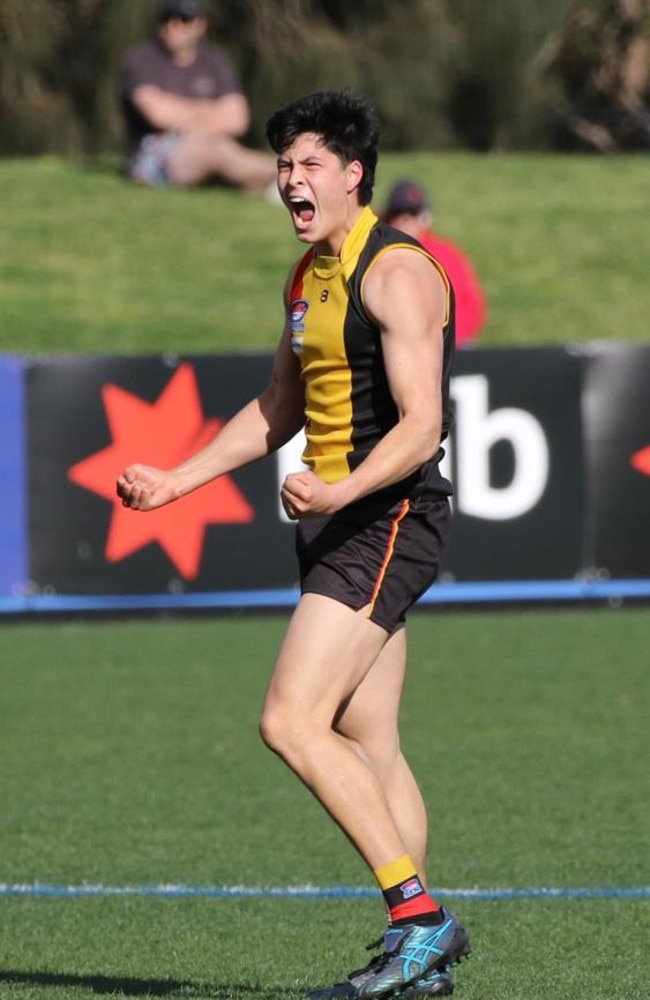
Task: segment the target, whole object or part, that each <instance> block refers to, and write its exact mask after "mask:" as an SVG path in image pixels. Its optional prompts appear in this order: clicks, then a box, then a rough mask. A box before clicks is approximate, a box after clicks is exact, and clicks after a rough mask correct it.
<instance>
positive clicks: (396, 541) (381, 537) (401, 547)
mask: <svg viewBox="0 0 650 1000" xmlns="http://www.w3.org/2000/svg"><path fill="white" fill-rule="evenodd" d="M450 520H451V516H450V510H449V502H448V500H447V498H446V497H433V498H431V497H428V498H426V499H419V500H401V501H399V502H398V503H395V504H392V505H391V506H390V507H388V508H386V507H385V506H384V508H383V509H380V510H377V507H376V505H375V506H374V508H373V505H372V504H369V505H366V506H364V505H363V504H361V505H355V506H354V508H352V507H348V508H344V509H343V510H342V511H339V512H338V513H336V514H333V515H329V516H322V517H321V516H317V517H305V518H303V519H302V520H300V521H299V522H298V529H297V535H296V552H297V555H298V563H299V567H300V590H301V593H302V594H322V595H323V596H325V597H331V598H333V599H334V600H336V601H340V602H341V604H345V605H346V606H347V607H349V608H352V609H353V610H354V611H358V610H359V609H360V608H364V607H366V605H370V612H369V615H368V617H369V618H370V620H371V621H373V622H375V623H376V624H377V625H381V627H382V628H384V629H386V631H387V632H389V633H390V632H393V631H394V630H395V628H396V626H397V625H398V624H399V623H400V622H403V621H404V620H405V617H406V612H407V610H408V609H409V608H410V607H411V605H412V604H413V603H414V602H415V601H417V599H418V597H420V596H421V595H422V594H423V593H424V592H425V590H427V589H428V588H429V587H430V586H431V584H432V583H433V582H434V581H435V579H436V577H437V576H438V570H439V568H440V561H441V558H442V555H443V552H444V549H445V545H446V542H447V538H448V536H449V526H450Z"/></svg>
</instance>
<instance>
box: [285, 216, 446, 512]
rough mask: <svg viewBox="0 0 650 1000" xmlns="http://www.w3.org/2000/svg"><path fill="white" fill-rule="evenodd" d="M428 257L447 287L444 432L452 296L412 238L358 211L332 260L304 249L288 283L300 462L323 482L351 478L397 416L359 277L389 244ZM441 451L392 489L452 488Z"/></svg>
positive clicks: (409, 493)
mask: <svg viewBox="0 0 650 1000" xmlns="http://www.w3.org/2000/svg"><path fill="white" fill-rule="evenodd" d="M398 246H399V247H405V246H410V247H413V249H414V251H415V252H418V253H422V254H424V255H425V256H426V257H428V258H429V259H430V260H431V261H432V263H433V265H434V266H435V267H436V268H437V270H438V271H439V272H440V274H441V276H442V278H443V280H444V282H445V285H446V287H447V311H446V312H447V315H446V321H445V327H444V365H443V379H442V397H443V398H442V403H443V430H442V439H443V440H444V438H445V437H446V436H447V432H448V429H449V424H450V421H451V412H450V404H449V375H450V370H451V364H452V360H453V353H454V293H453V289H452V288H451V285H450V283H449V279H448V278H447V275H446V274H445V272H444V269H443V268H442V266H441V265H440V264H439V263H438V262H437V261H436V260H435V259H434V258H433V257H431V255H430V254H429V253H427V251H426V250H425V249H424V248H423V247H422V246H421V245H420V244H419V243H418V242H417V240H415V239H412V238H411V237H410V236H407V235H406V234H404V233H401V232H399V231H398V230H396V229H393V228H392V227H391V226H388V225H387V224H386V223H383V222H379V220H378V218H377V216H376V215H375V213H374V212H373V211H372V209H371V208H369V207H366V208H364V210H363V213H362V214H361V216H360V218H359V220H358V221H357V223H356V225H355V226H354V228H353V229H352V231H351V232H350V233H349V234H348V236H347V238H346V240H345V243H344V244H343V247H342V249H341V253H340V255H339V256H338V257H325V256H316V255H315V253H314V250H313V249H312V250H309V251H308V252H307V253H306V254H305V255H304V256H303V257H302V258H301V260H300V261H299V262H298V264H297V266H296V268H295V272H294V275H293V278H292V282H291V288H290V326H291V343H292V348H293V351H294V353H295V354H296V355H297V357H298V359H299V361H300V367H301V372H302V377H303V379H304V382H305V399H306V417H307V422H306V427H305V431H306V437H307V447H306V449H305V453H304V456H303V459H304V461H305V463H306V464H307V465H309V466H310V467H311V468H312V469H313V471H314V472H315V473H316V474H317V475H318V476H319V477H320V478H321V479H323V480H324V481H325V482H327V483H334V482H338V481H339V480H340V479H342V478H344V477H345V476H347V475H349V473H350V472H351V471H352V470H353V469H355V468H356V467H357V466H358V465H359V464H360V463H361V462H362V461H363V459H364V458H365V457H366V455H367V454H368V453H369V452H370V450H371V449H372V448H373V447H374V446H375V445H376V444H377V442H378V441H379V440H380V439H381V438H382V437H383V436H384V435H385V434H386V433H387V432H388V431H389V430H390V429H391V428H392V427H394V426H395V424H396V423H397V421H398V413H397V408H396V406H395V403H394V401H393V398H392V396H391V393H390V389H389V386H388V379H387V377H386V370H385V367H384V362H383V354H382V349H381V337H380V331H379V328H378V327H377V325H376V324H375V323H374V322H373V321H372V320H371V319H370V317H369V316H368V315H367V313H366V311H365V309H364V305H363V280H364V277H365V275H366V273H367V272H368V270H369V268H370V267H371V266H372V264H373V263H374V262H375V261H376V260H377V259H378V258H379V257H380V256H381V255H382V254H383V253H385V252H386V251H387V250H389V249H391V248H393V247H398ZM442 455H443V451H442V449H439V450H438V454H437V455H435V456H434V458H433V459H432V460H431V461H430V462H427V463H426V465H425V466H423V467H422V468H421V469H420V470H419V471H418V472H416V473H414V474H413V475H412V476H410V477H409V479H408V481H407V482H404V481H403V482H402V483H399V484H396V486H395V487H394V488H393V489H392V492H396V493H399V494H400V495H401V496H418V495H420V494H422V493H424V492H426V493H434V494H440V495H448V494H449V493H451V486H450V485H449V483H448V482H447V481H446V480H445V479H443V478H442V476H441V475H440V472H439V470H438V465H439V463H440V459H441V458H442Z"/></svg>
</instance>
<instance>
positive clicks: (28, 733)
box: [0, 154, 650, 1000]
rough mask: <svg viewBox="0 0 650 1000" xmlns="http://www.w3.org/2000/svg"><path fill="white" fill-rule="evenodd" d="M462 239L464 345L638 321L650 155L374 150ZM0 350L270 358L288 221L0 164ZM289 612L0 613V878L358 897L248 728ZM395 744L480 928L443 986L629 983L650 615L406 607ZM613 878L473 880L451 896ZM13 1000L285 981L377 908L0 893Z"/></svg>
mask: <svg viewBox="0 0 650 1000" xmlns="http://www.w3.org/2000/svg"><path fill="white" fill-rule="evenodd" d="M402 175H410V176H413V177H415V178H416V179H418V180H420V181H422V182H424V183H426V184H427V185H428V186H429V188H430V190H431V192H432V194H433V196H434V199H435V201H436V204H437V220H438V226H439V229H440V231H441V232H443V233H446V234H447V235H448V236H450V237H452V238H454V239H456V240H457V241H458V242H460V243H461V244H462V245H463V246H464V247H466V249H467V250H468V251H469V253H470V254H471V256H472V258H473V260H474V263H475V265H476V267H477V270H478V272H479V274H480V276H481V278H482V280H483V283H484V285H485V288H486V291H487V294H488V300H489V309H490V318H489V323H488V327H487V328H486V330H485V332H484V334H483V337H482V340H481V344H484V345H485V346H493V345H506V344H513V345H528V344H563V343H566V342H568V341H582V342H586V341H591V340H596V339H601V338H616V339H620V340H631V341H643V340H646V339H647V337H648V321H647V313H648V280H647V261H648V259H650V227H649V226H648V224H647V208H646V206H647V204H648V203H649V202H650V171H649V170H648V160H647V157H645V158H644V157H620V158H618V157H612V158H597V157H593V158H585V157H571V158H563V157H559V156H530V155H528V156H525V155H499V154H497V155H490V156H472V155H468V154H463V155H460V154H459V155H442V156H438V155H434V154H418V155H412V156H396V155H387V156H385V157H384V158H383V159H382V161H381V166H380V171H379V175H378V185H377V195H378V202H381V198H382V196H383V194H384V192H385V191H386V189H387V187H388V186H389V184H390V183H391V182H392V181H393V180H394V179H396V178H398V177H400V176H402ZM0 183H2V188H3V195H4V197H3V210H2V214H1V216H0V313H1V315H2V322H1V323H0V351H2V352H8V351H12V352H20V353H28V354H30V353H34V354H35V353H41V352H61V351H90V352H98V353H105V352H111V353H149V352H151V353H159V352H161V351H170V352H174V353H193V352H194V353H201V352H209V353H215V352H220V351H232V350H236V349H242V348H247V349H249V348H250V349H270V348H272V346H273V345H274V343H275V340H276V338H277V334H278V332H279V329H280V324H281V304H280V289H281V285H282V282H283V280H284V277H285V274H286V272H287V269H288V267H289V265H290V263H291V261H292V260H293V259H294V258H295V257H296V256H297V254H298V252H299V250H300V247H299V245H298V244H297V243H296V241H295V240H294V238H293V236H292V233H291V229H290V224H289V222H288V219H287V218H286V216H285V214H284V213H283V211H282V210H281V209H279V208H277V207H273V206H271V205H269V204H267V203H266V202H263V201H260V200H257V199H253V198H246V197H242V196H241V195H239V194H235V193H230V192H226V191H223V190H217V189H214V190H205V191H195V192H160V191H144V190H140V189H138V188H135V187H132V186H130V185H128V184H126V183H125V182H124V181H122V180H121V179H120V178H119V176H117V174H116V173H115V171H114V170H111V169H100V168H98V167H93V168H83V167H82V166H80V165H75V164H73V163H66V162H63V161H59V160H50V159H43V160H40V161H19V160H13V161H12V160H4V161H0ZM284 625H285V622H284V619H282V618H277V617H273V616H269V617H260V618H254V617H235V616H233V617H229V618H214V619H208V618H200V619H198V618H197V619H186V620H180V619H179V620H166V619H153V620H150V621H146V620H143V621H132V620H124V621H107V622H102V623H99V622H88V623H81V622H66V623H61V622H48V623H23V624H8V623H3V624H2V625H1V626H0V684H1V690H2V697H1V698H0V732H1V733H2V750H3V753H2V766H1V767H0V803H1V808H0V884H2V885H3V886H4V887H6V886H9V885H25V886H32V887H34V886H35V885H37V884H40V885H43V886H81V885H84V884H86V885H88V884H90V885H96V886H104V887H118V888H119V887H124V886H131V887H136V888H137V887H143V886H160V885H165V884H167V885H168V884H174V885H181V886H182V885H185V886H203V887H210V886H216V887H219V886H235V885H239V886H244V887H249V888H251V887H276V888H282V887H288V886H304V885H306V884H311V885H313V886H315V887H321V888H323V887H331V886H357V887H363V888H368V889H371V888H372V885H373V883H372V879H371V878H370V877H369V875H368V873H367V872H366V870H365V868H364V866H363V865H362V864H361V862H360V861H359V860H358V859H357V857H356V856H355V855H354V853H353V851H352V849H351V848H350V847H349V845H348V844H347V842H346V841H345V840H344V838H343V836H342V835H341V834H340V833H339V832H338V830H336V829H335V828H334V827H333V825H332V824H331V823H330V822H329V821H328V820H327V819H326V818H325V817H324V815H323V814H322V812H321V810H320V809H319V807H318V806H317V805H316V803H315V802H314V801H312V799H311V798H310V797H309V795H308V794H307V792H306V791H305V790H304V789H303V788H302V787H301V786H300V785H299V784H298V783H297V782H296V780H295V779H294V778H293V777H292V776H291V775H289V774H288V773H286V771H285V769H284V768H283V766H282V765H281V764H280V763H279V761H277V760H276V759H275V758H273V757H272V756H271V755H270V754H269V753H268V752H267V751H265V750H264V749H263V748H262V745H261V743H260V741H259V738H258V736H257V717H258V712H259V707H260V704H261V701H262V698H263V694H264V689H265V685H266V680H267V677H268V674H269V671H270V668H271V665H272V661H273V657H274V652H275V650H276V648H277V646H278V644H279V642H280V639H281V636H282V632H283V629H284ZM410 634H411V665H410V672H409V678H408V684H407V689H406V692H405V699H404V708H403V734H404V744H405V746H406V749H407V752H408V755H409V757H410V759H411V761H412V764H413V767H414V770H415V772H416V774H417V776H418V778H419V779H420V782H421V784H422V787H423V790H424V793H425V797H426V799H427V802H428V803H429V807H430V823H431V849H430V860H429V865H430V870H429V877H430V881H431V883H432V885H434V886H437V887H442V888H443V889H444V890H445V891H444V892H443V893H442V895H441V898H443V899H444V900H445V901H446V902H448V903H449V904H450V905H451V906H453V908H454V909H455V910H456V911H457V912H458V913H459V915H460V916H461V917H462V919H463V920H464V922H465V923H466V924H467V925H468V927H469V929H470V931H471V933H472V937H473V945H474V954H473V957H472V959H471V961H470V962H469V963H467V964H466V965H463V967H462V968H461V969H460V970H459V971H458V975H457V994H456V995H457V996H458V998H459V1000H549V998H553V1000H647V998H648V996H649V995H650V913H649V907H650V900H649V899H648V897H647V894H646V895H645V897H644V898H636V899H633V898H625V897H624V895H623V893H624V891H625V890H629V889H632V888H635V887H643V886H650V876H649V873H648V859H649V857H650V849H649V848H650V839H649V831H650V796H649V794H648V793H649V791H650V788H649V779H648V774H649V773H650V769H649V764H650V753H649V749H648V732H649V731H650V706H649V704H648V702H649V695H648V681H647V673H648V670H647V664H648V652H647V649H648V635H649V617H648V611H647V610H645V609H634V608H629V609H622V610H614V609H604V608H599V609H589V610H578V609H574V610H567V611H551V610H544V611H526V612H524V611H504V610H502V611H498V612H496V611H495V612H490V613H485V612H474V613H465V612H458V611H456V612H454V611H451V612H450V611H420V612H416V613H414V614H413V615H412V618H411V623H410ZM540 888H555V889H558V890H567V891H568V890H580V889H584V890H592V891H593V890H597V889H610V890H611V894H610V895H609V896H603V897H601V898H591V897H590V896H587V897H584V898H553V899H549V898H543V899H541V898H535V897H534V896H529V895H525V896H524V897H523V898H518V899H508V900H503V899H502V900H488V899H483V898H471V897H469V898H468V897H466V896H464V895H463V894H461V893H460V892H459V890H470V889H475V890H477V891H478V892H479V893H480V892H481V891H482V890H483V891H485V890H490V889H515V890H517V889H519V890H535V889H540ZM0 924H1V926H2V932H1V933H0V1000H86V998H88V1000H90V998H93V997H95V998H96V997H97V996H123V997H127V998H128V997H136V996H137V997H170V998H192V1000H202V998H205V1000H299V998H300V997H301V996H302V995H303V993H304V990H305V989H306V988H309V987H310V986H312V985H320V984H321V983H327V982H329V981H332V980H333V978H340V977H341V975H342V974H344V973H345V972H347V971H348V970H349V969H351V968H354V967H358V966H359V965H361V964H363V963H364V962H365V961H366V960H367V954H366V953H365V952H364V949H363V945H364V944H365V942H366V941H368V940H371V939H373V938H375V937H377V935H378V933H379V932H380V930H381V925H382V912H381V905H380V902H379V899H378V898H375V897H372V896H371V897H369V898H363V899H356V900H354V899H345V898H341V899H304V898H288V899H287V898H281V897H269V896H262V897H259V898H230V899H205V898H150V897H143V896H136V895H124V896H114V897H110V896H101V895H99V896H96V897H91V898H47V897H42V898H41V897H37V896H35V895H34V894H33V893H32V895H25V896H9V895H8V894H7V891H6V888H5V889H4V890H3V891H1V892H0Z"/></svg>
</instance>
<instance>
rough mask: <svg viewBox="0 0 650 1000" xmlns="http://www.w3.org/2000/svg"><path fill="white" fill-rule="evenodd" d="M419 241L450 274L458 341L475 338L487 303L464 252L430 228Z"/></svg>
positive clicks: (485, 312) (483, 320) (421, 234)
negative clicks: (454, 298) (454, 294)
mask: <svg viewBox="0 0 650 1000" xmlns="http://www.w3.org/2000/svg"><path fill="white" fill-rule="evenodd" d="M418 240H419V241H420V243H421V244H422V246H423V247H424V248H425V250H428V251H429V253H430V254H432V255H433V256H434V257H435V258H436V260H439V261H440V263H441V264H442V266H443V267H444V269H445V271H446V272H447V274H448V275H449V280H450V281H451V283H452V285H453V286H454V292H455V293H456V343H457V344H462V343H464V342H466V341H468V340H472V339H473V338H474V337H476V336H477V335H478V333H479V331H480V330H481V329H482V327H483V325H484V323H485V319H486V315H487V305H486V301H485V294H484V292H483V289H482V288H481V286H480V284H479V281H478V278H477V276H476V274H475V272H474V269H473V267H472V265H471V264H470V262H469V260H468V259H467V257H466V256H465V254H464V253H463V251H462V250H461V249H460V248H459V247H457V246H456V244H455V243H452V242H451V241H450V240H443V239H441V237H440V236H436V235H435V234H434V233H432V232H431V230H429V229H425V230H424V231H423V232H421V233H419V234H418Z"/></svg>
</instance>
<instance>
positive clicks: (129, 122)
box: [120, 0, 279, 200]
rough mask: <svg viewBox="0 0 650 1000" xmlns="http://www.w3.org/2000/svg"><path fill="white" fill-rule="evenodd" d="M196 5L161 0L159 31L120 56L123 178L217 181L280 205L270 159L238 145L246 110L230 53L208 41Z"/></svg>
mask: <svg viewBox="0 0 650 1000" xmlns="http://www.w3.org/2000/svg"><path fill="white" fill-rule="evenodd" d="M207 26H208V24H207V19H206V16H205V8H204V5H203V4H202V3H200V2H199V0H164V2H163V3H161V4H160V5H159V7H158V13H157V30H156V31H155V32H154V34H153V35H152V37H150V38H149V39H147V40H146V41H144V42H142V43H141V44H139V45H137V46H135V47H134V48H132V49H131V50H130V51H129V52H128V53H127V54H126V57H125V59H124V62H123V65H122V73H121V87H120V89H121V98H122V110H123V115H124V123H125V128H126V140H127V174H128V176H129V177H130V178H131V179H132V180H134V181H137V182H139V183H141V184H147V185H153V186H166V185H177V186H180V187H192V186H194V185H197V184H202V183H204V182H205V181H209V180H217V181H220V182H222V183H225V184H229V185H232V186H234V187H239V188H242V189H243V190H246V191H250V192H254V193H267V194H268V196H269V197H270V198H271V199H276V200H279V197H278V195H277V187H276V181H275V176H276V171H275V162H274V159H273V157H271V156H269V155H268V154H266V153H262V152H259V151H257V150H254V149H250V148H248V147H247V146H245V145H243V144H242V143H241V141H240V140H241V137H242V136H244V135H245V134H246V132H247V130H248V127H249V122H250V109H249V105H248V101H247V99H246V97H245V96H244V94H243V92H242V88H241V84H240V81H239V77H238V75H237V72H236V70H235V67H234V66H233V64H232V62H231V60H230V59H229V57H228V56H227V54H226V53H225V52H224V51H223V50H222V49H221V48H220V47H219V46H217V45H214V44H209V43H208V42H206V40H205V34H206V31H207Z"/></svg>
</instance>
